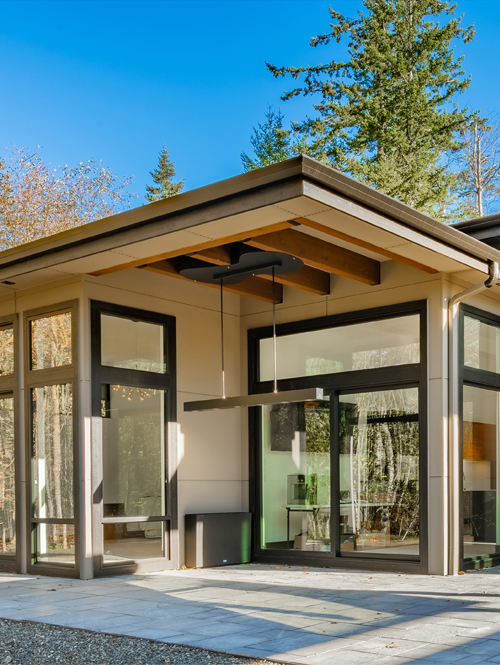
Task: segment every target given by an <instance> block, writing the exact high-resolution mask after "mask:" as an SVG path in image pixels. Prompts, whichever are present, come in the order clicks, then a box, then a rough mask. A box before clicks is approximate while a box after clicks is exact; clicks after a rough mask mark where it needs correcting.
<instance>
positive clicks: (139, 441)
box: [102, 386, 165, 528]
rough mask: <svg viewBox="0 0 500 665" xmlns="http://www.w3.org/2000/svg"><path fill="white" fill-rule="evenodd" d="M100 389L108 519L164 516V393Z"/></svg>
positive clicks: (104, 479)
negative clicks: (101, 392)
mask: <svg viewBox="0 0 500 665" xmlns="http://www.w3.org/2000/svg"><path fill="white" fill-rule="evenodd" d="M102 390H103V394H102V415H103V492H104V517H148V516H160V515H164V514H165V455H164V452H165V424H164V421H165V418H164V403H165V392H164V391H163V390H153V389H146V388H132V387H129V386H103V389H102ZM134 528H135V527H134Z"/></svg>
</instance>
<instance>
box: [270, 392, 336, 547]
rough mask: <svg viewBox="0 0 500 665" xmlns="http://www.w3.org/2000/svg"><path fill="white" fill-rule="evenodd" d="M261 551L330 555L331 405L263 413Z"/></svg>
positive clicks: (306, 405) (297, 406) (280, 407)
mask: <svg viewBox="0 0 500 665" xmlns="http://www.w3.org/2000/svg"><path fill="white" fill-rule="evenodd" d="M262 468H263V477H262V505H263V512H262V520H261V528H262V533H261V536H262V547H263V548H267V549H296V550H304V551H321V552H328V551H330V404H329V402H327V401H321V402H300V403H294V404H275V405H273V406H265V407H262Z"/></svg>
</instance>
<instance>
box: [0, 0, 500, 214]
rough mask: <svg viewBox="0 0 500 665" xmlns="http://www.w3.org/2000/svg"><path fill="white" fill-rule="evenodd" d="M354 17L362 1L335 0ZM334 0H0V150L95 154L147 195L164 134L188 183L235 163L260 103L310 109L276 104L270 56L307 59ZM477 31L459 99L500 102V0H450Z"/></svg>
mask: <svg viewBox="0 0 500 665" xmlns="http://www.w3.org/2000/svg"><path fill="white" fill-rule="evenodd" d="M331 4H332V6H333V7H334V8H336V9H338V10H340V11H342V12H344V13H346V14H349V15H353V14H354V12H355V11H356V10H357V9H358V8H361V6H362V5H361V0H342V1H335V0H333V1H332V3H331ZM328 5H329V3H328V0H327V1H325V2H324V1H323V0H321V1H319V0H305V1H303V0H291V1H287V0H231V1H229V0H213V1H212V0H182V1H177V0H157V1H149V0H142V1H141V2H136V1H135V0H124V1H121V0H110V1H107V2H101V1H100V0H84V1H79V0H58V1H50V2H46V1H44V0H36V1H31V0H16V1H15V2H13V1H11V0H0V62H1V63H2V64H1V66H0V90H1V106H0V147H1V148H2V150H3V148H4V147H5V146H10V147H12V146H13V145H17V146H25V147H29V148H36V146H38V145H40V146H41V147H42V155H43V156H44V158H45V159H46V160H47V161H50V162H51V163H52V164H53V165H54V166H56V165H58V164H65V163H67V164H76V163H78V162H80V161H85V160H87V159H90V158H95V159H102V160H103V163H104V164H105V165H106V166H109V167H110V168H111V169H112V170H113V171H114V172H115V173H117V174H118V175H120V176H122V175H134V176H135V179H134V181H133V184H132V189H133V190H134V191H137V192H138V193H139V194H140V198H139V199H138V200H137V203H142V202H143V196H144V188H145V184H146V182H149V181H150V178H149V171H151V170H152V169H153V168H155V166H156V163H157V155H158V152H159V150H160V149H161V147H162V145H163V143H166V145H167V147H168V148H169V149H170V153H171V156H172V158H173V159H174V160H175V162H176V166H177V170H178V175H179V177H182V178H185V179H186V188H187V189H192V188H194V187H199V186H201V185H205V184H208V183H210V182H214V181H217V180H220V179H223V178H227V177H230V176H233V175H237V174H238V173H240V172H241V161H240V152H241V151H242V150H244V151H246V152H251V146H250V143H249V138H250V134H251V131H252V125H254V124H256V123H257V122H259V121H261V120H262V119H263V114H264V112H265V110H266V107H267V104H273V105H275V107H279V108H281V110H282V112H284V113H285V116H286V119H287V120H298V119H300V118H301V117H303V116H304V115H305V113H306V112H307V110H308V109H309V105H310V102H308V101H307V100H304V99H299V100H293V101H292V102H286V103H284V102H280V94H281V93H282V92H283V90H284V89H286V88H287V87H288V84H287V83H286V82H284V81H283V80H275V79H273V78H272V77H271V75H270V74H269V73H268V72H267V70H266V67H265V64H264V61H265V60H267V61H269V62H272V63H273V64H276V65H280V64H290V65H291V64H296V65H301V64H314V63H319V62H323V61H325V60H328V59H333V58H334V57H337V54H338V53H339V51H338V50H336V49H339V47H337V46H333V47H329V48H330V50H328V48H325V47H323V48H317V49H312V48H311V47H310V46H309V39H310V37H312V36H314V35H317V34H320V33H322V32H326V31H327V30H328V18H329V15H328ZM458 10H459V12H460V13H464V14H465V20H464V22H465V23H467V24H470V23H474V24H475V26H476V30H477V34H476V38H475V41H474V43H473V44H471V45H469V46H467V47H465V49H463V50H464V53H465V55H466V60H465V68H466V71H467V72H468V73H470V74H471V75H472V84H471V87H470V88H469V90H468V92H467V93H466V94H465V95H463V96H462V100H461V103H462V104H464V105H469V106H471V107H473V108H475V109H479V110H481V111H482V112H483V113H491V112H494V111H497V110H499V111H500V86H499V78H500V75H499V73H498V72H499V67H498V62H499V56H498V48H497V34H498V30H499V28H500V2H498V0H458Z"/></svg>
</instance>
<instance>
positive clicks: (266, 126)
mask: <svg viewBox="0 0 500 665" xmlns="http://www.w3.org/2000/svg"><path fill="white" fill-rule="evenodd" d="M284 119H285V116H284V115H283V114H282V113H281V112H280V111H279V110H278V111H273V107H272V106H268V107H267V112H266V114H265V122H264V123H260V122H259V123H258V125H257V127H254V128H253V133H252V136H251V137H250V143H251V144H252V147H253V150H254V153H255V158H254V159H251V158H250V157H249V156H248V155H247V154H246V153H244V152H242V153H241V161H242V163H243V170H244V171H245V172H247V171H254V170H255V169H260V168H261V167H263V166H269V164H276V163H277V162H283V161H285V159H289V158H290V157H292V156H293V155H294V154H296V151H295V150H294V149H293V146H292V142H291V139H290V131H289V130H287V129H285V128H284V127H283V121H284Z"/></svg>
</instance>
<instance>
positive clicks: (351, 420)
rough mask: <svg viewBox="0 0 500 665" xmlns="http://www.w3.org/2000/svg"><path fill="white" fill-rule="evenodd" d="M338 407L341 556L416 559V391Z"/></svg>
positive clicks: (369, 396)
mask: <svg viewBox="0 0 500 665" xmlns="http://www.w3.org/2000/svg"><path fill="white" fill-rule="evenodd" d="M339 402H340V404H339V412H340V458H339V473H340V522H341V524H340V529H341V533H340V542H341V551H344V552H346V551H354V550H356V551H363V550H370V551H372V552H381V553H382V552H385V553H387V552H388V551H389V550H390V551H392V552H394V553H398V554H410V555H418V553H419V532H420V524H419V481H418V478H419V429H418V389H417V388H410V389H403V390H402V389H396V390H387V391H380V392H370V393H360V394H356V395H341V396H340V398H339ZM396 547H397V550H396V549H395V548H396Z"/></svg>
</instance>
